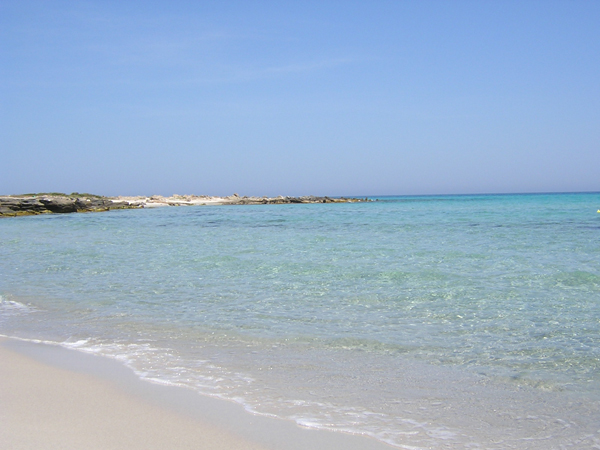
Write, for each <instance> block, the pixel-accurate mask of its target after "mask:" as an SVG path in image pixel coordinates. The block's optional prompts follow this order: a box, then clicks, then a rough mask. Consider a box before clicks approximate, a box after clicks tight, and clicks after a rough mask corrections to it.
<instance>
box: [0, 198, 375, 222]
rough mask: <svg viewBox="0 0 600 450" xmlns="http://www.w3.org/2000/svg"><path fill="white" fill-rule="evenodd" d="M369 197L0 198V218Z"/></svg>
mask: <svg viewBox="0 0 600 450" xmlns="http://www.w3.org/2000/svg"><path fill="white" fill-rule="evenodd" d="M368 201H371V200H369V199H368V198H354V197H351V198H350V197H327V196H325V197H317V196H314V195H308V196H303V197H284V196H281V195H280V196H278V197H248V196H240V195H238V194H233V195H230V196H227V197H214V196H209V195H172V196H171V197H163V196H162V195H153V196H150V197H144V196H137V197H126V196H118V197H104V196H100V195H94V194H80V193H77V192H74V193H72V194H62V193H56V192H52V193H38V194H23V195H7V196H0V217H18V216H31V215H38V214H65V213H75V212H100V211H110V210H114V209H139V208H155V207H163V206H207V205H280V204H292V203H356V202H368Z"/></svg>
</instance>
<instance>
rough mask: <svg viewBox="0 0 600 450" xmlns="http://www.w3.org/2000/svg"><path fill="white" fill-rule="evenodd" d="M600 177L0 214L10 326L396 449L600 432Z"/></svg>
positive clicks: (1, 288) (4, 319)
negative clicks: (510, 191)
mask: <svg viewBox="0 0 600 450" xmlns="http://www.w3.org/2000/svg"><path fill="white" fill-rule="evenodd" d="M598 208H600V194H597V193H593V194H548V195H485V196H439V197H431V196H427V197H385V198H380V199H379V201H377V202H370V203H358V204H315V205H264V206H216V207H214V206H210V207H207V206H205V207H180V208H161V209H151V210H129V211H112V212H108V213H95V214H72V215H52V216H35V217H22V218H14V219H13V218H11V219H3V220H0V295H1V303H0V334H3V335H7V336H13V337H20V338H25V339H37V340H43V341H47V342H53V343H58V344H60V345H64V346H67V347H71V348H77V349H79V350H82V351H89V352H97V353H100V354H103V355H107V356H111V357H114V358H118V359H120V360H122V361H124V362H125V363H126V364H128V365H130V366H131V367H132V368H134V370H136V371H137V373H138V374H139V375H140V376H142V377H145V378H148V379H151V380H155V381H158V382H164V383H172V384H178V385H183V386H188V387H190V388H191V389H194V390H196V391H197V392H199V393H202V394H207V395H213V396H219V397H223V398H228V399H232V400H235V401H237V402H240V403H242V404H243V405H245V406H246V408H247V409H248V410H250V411H253V412H256V413H261V414H273V415H277V416H280V417H285V418H289V419H291V420H295V421H296V422H298V423H299V424H301V425H304V426H311V427H321V428H329V429H337V430H344V431H349V432H355V433H362V434H368V435H371V436H373V437H375V438H377V439H380V440H382V441H385V442H387V443H390V444H392V445H395V446H398V447H400V448H435V449H437V448H440V449H445V448H451V449H454V448H456V449H462V448H469V449H472V448H476V449H480V448H481V449H512V448H515V449H525V448H526V449H538V448H539V449H542V448H543V449H553V448H556V449H562V448H577V449H580V448H600V370H599V369H600V214H598V213H597V212H596V211H597V210H598Z"/></svg>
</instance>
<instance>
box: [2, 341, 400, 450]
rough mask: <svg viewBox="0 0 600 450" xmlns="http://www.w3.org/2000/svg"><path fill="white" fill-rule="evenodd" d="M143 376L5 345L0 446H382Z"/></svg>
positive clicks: (86, 359) (113, 365) (293, 449)
mask: <svg viewBox="0 0 600 450" xmlns="http://www.w3.org/2000/svg"><path fill="white" fill-rule="evenodd" d="M390 448H391V447H389V446H387V445H384V444H381V443H379V442H377V441H375V440H372V439H369V438H364V437H360V436H353V435H347V434H342V433H333V432H327V431H315V430H307V429H302V428H300V427H298V426H296V425H295V424H294V423H292V422H288V421H284V420H279V419H272V418H267V417H261V416H256V415H252V414H249V413H247V412H246V411H244V410H243V408H241V407H240V406H239V405H237V404H233V403H230V402H226V401H223V400H217V399H211V398H207V397H202V396H200V395H197V394H195V393H194V392H192V391H190V390H187V389H183V388H175V387H167V386H161V385H156V384H151V383H148V382H144V381H141V380H139V379H138V378H137V377H136V376H135V375H134V374H133V372H131V371H130V370H129V369H127V368H125V367H124V366H122V365H120V364H119V363H117V362H115V361H112V360H108V359H105V358H101V357H98V356H94V355H86V354H82V353H79V352H75V351H72V350H66V349H63V348H60V347H56V346H48V345H40V344H31V343H23V342H20V341H13V340H7V339H4V340H0V449H11V450H25V449H27V450H29V449H31V450H33V449H35V450H46V449H48V450H50V449H61V450H71V449H73V450H75V449H77V450H80V449H86V450H111V449H133V450H137V449H139V450H142V449H144V450H152V449H161V450H162V449H172V450H178V449H202V450H212V449H214V450H228V449H236V450H244V449H248V450H267V449H272V450H303V449H310V450H332V449H344V450H359V449H360V450H385V449H388V450H389V449H390Z"/></svg>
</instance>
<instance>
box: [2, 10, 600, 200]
mask: <svg viewBox="0 0 600 450" xmlns="http://www.w3.org/2000/svg"><path fill="white" fill-rule="evenodd" d="M599 24H600V2H598V1H595V0H587V1H585V0H580V1H575V0H572V1H571V0H570V1H552V0H544V1H534V0H531V1H522V0H519V1H509V0H504V1H494V2H492V1H461V0H453V1H446V0H439V1H428V0H420V1H416V0H415V1H400V0H398V1H383V0H382V1H378V0H371V1H366V0H365V1H352V0H347V1H328V0H318V1H310V0H302V1H289V2H281V1H273V2H269V1H248V0H245V1H177V0H171V1H168V2H166V1H150V0H144V1H133V0H132V1H111V0H103V1H61V0H56V1H30V0H18V1H13V0H2V2H0V165H1V167H2V170H1V171H0V194H19V193H26V192H67V193H70V192H90V193H95V194H102V195H153V194H160V195H172V194H198V195H201V194H206V195H230V194H233V193H234V192H235V193H239V194H240V195H261V196H262V195H268V196H275V195H332V196H334V195H357V196H358V195H360V196H365V195H369V196H375V195H419V194H466V193H511V192H575V191H600V26H599Z"/></svg>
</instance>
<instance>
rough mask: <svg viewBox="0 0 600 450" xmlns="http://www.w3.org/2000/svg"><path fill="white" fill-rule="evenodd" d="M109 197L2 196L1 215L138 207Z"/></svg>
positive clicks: (0, 201)
mask: <svg viewBox="0 0 600 450" xmlns="http://www.w3.org/2000/svg"><path fill="white" fill-rule="evenodd" d="M137 207H138V206H134V205H130V204H129V203H127V202H120V201H114V200H113V199H110V198H108V197H97V196H93V197H92V196H90V197H72V196H67V195H64V196H62V195H40V196H38V195H33V196H8V197H0V217H7V216H8V217H11V216H26V215H32V214H49V213H73V212H93V211H108V210H111V209H124V208H137Z"/></svg>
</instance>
